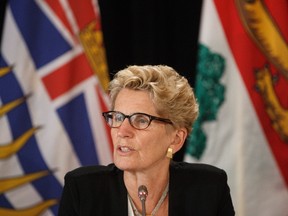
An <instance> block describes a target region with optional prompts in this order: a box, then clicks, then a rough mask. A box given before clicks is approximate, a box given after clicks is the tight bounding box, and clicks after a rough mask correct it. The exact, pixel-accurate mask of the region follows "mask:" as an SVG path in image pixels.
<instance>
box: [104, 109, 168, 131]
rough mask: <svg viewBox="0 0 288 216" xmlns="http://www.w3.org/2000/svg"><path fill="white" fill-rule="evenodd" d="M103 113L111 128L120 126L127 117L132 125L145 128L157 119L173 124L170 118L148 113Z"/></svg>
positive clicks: (141, 128)
mask: <svg viewBox="0 0 288 216" xmlns="http://www.w3.org/2000/svg"><path fill="white" fill-rule="evenodd" d="M102 115H103V116H104V118H105V121H106V122H107V124H108V125H109V127H111V128H118V127H120V126H121V125H122V123H123V121H124V120H125V118H128V120H129V123H130V125H131V126H132V127H134V128H136V129H139V130H143V129H146V128H147V127H148V126H149V125H150V124H151V121H153V120H157V121H161V122H164V123H167V124H173V123H172V121H171V120H170V119H165V118H160V117H156V116H152V115H148V114H146V113H133V114H131V115H125V114H123V113H121V112H118V111H108V112H103V113H102Z"/></svg>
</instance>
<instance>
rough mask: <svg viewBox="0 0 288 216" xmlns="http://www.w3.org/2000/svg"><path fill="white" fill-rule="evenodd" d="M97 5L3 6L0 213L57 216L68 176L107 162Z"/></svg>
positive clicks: (65, 1) (44, 2) (39, 1)
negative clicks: (67, 173) (69, 172)
mask: <svg viewBox="0 0 288 216" xmlns="http://www.w3.org/2000/svg"><path fill="white" fill-rule="evenodd" d="M99 14H100V13H99V11H98V5H97V1H96V0H83V1H77V0H25V1H19V0H8V3H7V8H6V13H5V20H4V28H3V34H2V41H1V53H0V215H5V216H8V215H15V216H16V215H21V216H26V215H27V216H28V215H29V216H32V215H57V211H58V203H59V199H60V197H61V192H62V187H63V184H64V175H65V173H66V172H67V171H69V170H72V169H74V168H77V167H79V166H84V165H94V164H108V163H110V162H111V161H112V155H111V152H112V151H111V140H110V137H109V132H107V127H106V125H105V122H104V120H103V119H102V115H101V112H103V111H105V110H107V109H108V108H107V107H108V106H109V100H108V99H107V95H106V93H105V91H106V89H107V85H108V82H109V75H108V69H107V64H106V58H105V50H104V48H103V40H102V32H101V25H100V19H99Z"/></svg>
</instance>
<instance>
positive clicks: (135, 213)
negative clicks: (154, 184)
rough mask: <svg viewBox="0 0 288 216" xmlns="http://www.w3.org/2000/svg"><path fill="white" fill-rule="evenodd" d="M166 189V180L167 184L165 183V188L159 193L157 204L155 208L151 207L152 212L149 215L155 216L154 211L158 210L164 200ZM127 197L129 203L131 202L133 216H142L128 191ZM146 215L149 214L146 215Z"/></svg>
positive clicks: (167, 186) (167, 188)
mask: <svg viewBox="0 0 288 216" xmlns="http://www.w3.org/2000/svg"><path fill="white" fill-rule="evenodd" d="M168 190H169V182H168V184H167V185H166V187H165V189H164V191H163V193H162V195H161V197H160V199H159V201H158V203H157V205H156V206H155V208H154V209H153V211H152V213H151V216H155V215H156V212H157V211H158V209H159V208H160V206H161V205H162V203H163V202H164V200H165V198H166V196H167V194H168ZM128 198H129V201H130V203H131V206H132V209H133V212H134V215H135V216H142V214H141V213H140V212H139V211H138V210H137V208H136V206H135V204H134V202H133V200H132V198H131V196H130V195H129V193H128ZM147 216H150V215H147Z"/></svg>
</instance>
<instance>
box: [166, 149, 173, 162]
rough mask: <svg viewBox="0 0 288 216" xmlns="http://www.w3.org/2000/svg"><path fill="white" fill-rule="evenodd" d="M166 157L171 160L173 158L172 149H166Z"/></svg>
mask: <svg viewBox="0 0 288 216" xmlns="http://www.w3.org/2000/svg"><path fill="white" fill-rule="evenodd" d="M166 157H168V158H170V159H172V158H173V149H172V148H170V147H169V148H168V149H167V153H166Z"/></svg>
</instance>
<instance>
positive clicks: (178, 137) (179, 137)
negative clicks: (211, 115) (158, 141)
mask: <svg viewBox="0 0 288 216" xmlns="http://www.w3.org/2000/svg"><path fill="white" fill-rule="evenodd" d="M186 137H187V130H186V128H179V129H177V130H176V133H175V136H174V141H173V142H172V143H171V145H170V147H171V148H172V149H173V154H175V153H176V152H178V151H179V150H180V149H181V148H182V146H183V145H184V142H185V139H186Z"/></svg>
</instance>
